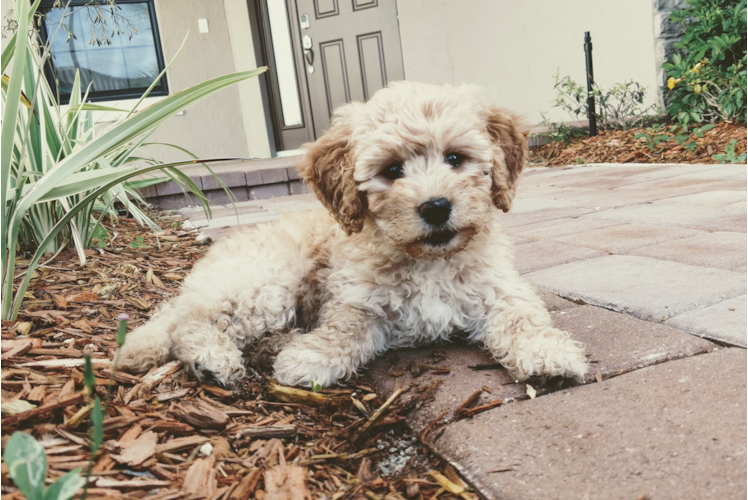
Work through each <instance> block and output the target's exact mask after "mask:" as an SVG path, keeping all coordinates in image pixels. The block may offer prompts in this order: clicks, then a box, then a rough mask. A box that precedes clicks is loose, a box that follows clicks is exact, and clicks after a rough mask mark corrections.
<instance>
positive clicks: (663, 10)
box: [652, 0, 686, 107]
mask: <svg viewBox="0 0 748 500" xmlns="http://www.w3.org/2000/svg"><path fill="white" fill-rule="evenodd" d="M685 5H686V3H685V0H652V9H653V10H654V19H653V27H654V39H655V65H656V71H657V85H658V87H657V101H658V102H659V103H660V105H661V106H663V107H666V106H667V105H668V104H670V102H669V95H668V90H667V71H665V70H664V69H662V65H663V64H665V63H666V62H667V61H668V60H669V59H670V56H672V54H673V52H675V47H674V46H673V45H674V44H675V43H676V42H677V41H678V40H680V38H681V36H682V35H683V26H682V25H680V24H672V23H671V22H670V11H672V10H673V9H674V8H676V7H679V8H683V7H685Z"/></svg>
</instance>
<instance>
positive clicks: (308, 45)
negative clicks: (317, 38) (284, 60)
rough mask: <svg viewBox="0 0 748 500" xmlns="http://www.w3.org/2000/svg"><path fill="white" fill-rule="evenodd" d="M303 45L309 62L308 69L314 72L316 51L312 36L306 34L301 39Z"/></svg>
mask: <svg viewBox="0 0 748 500" xmlns="http://www.w3.org/2000/svg"><path fill="white" fill-rule="evenodd" d="M301 46H302V47H303V48H304V59H305V60H306V64H307V67H306V69H307V71H308V72H309V73H314V51H313V50H312V37H310V36H309V35H304V38H302V39H301Z"/></svg>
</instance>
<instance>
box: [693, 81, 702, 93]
mask: <svg viewBox="0 0 748 500" xmlns="http://www.w3.org/2000/svg"><path fill="white" fill-rule="evenodd" d="M693 91H694V92H695V93H697V94H701V85H699V84H698V83H697V84H696V85H694V86H693Z"/></svg>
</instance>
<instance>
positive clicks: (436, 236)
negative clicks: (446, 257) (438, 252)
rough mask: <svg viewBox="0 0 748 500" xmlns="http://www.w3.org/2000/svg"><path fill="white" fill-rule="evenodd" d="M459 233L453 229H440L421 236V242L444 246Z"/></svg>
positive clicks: (433, 245)
mask: <svg viewBox="0 0 748 500" xmlns="http://www.w3.org/2000/svg"><path fill="white" fill-rule="evenodd" d="M456 235H457V231H453V230H452V229H446V228H445V229H439V230H437V231H433V232H431V233H429V235H428V236H426V237H424V238H421V242H423V243H426V244H428V245H431V246H432V247H442V246H444V245H447V244H449V242H450V241H452V240H453V239H454V237H455V236H456Z"/></svg>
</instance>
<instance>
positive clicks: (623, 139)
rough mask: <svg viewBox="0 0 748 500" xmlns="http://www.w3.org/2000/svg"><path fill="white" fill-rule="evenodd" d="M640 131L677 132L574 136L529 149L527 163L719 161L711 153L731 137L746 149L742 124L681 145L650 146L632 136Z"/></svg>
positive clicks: (721, 148)
mask: <svg viewBox="0 0 748 500" xmlns="http://www.w3.org/2000/svg"><path fill="white" fill-rule="evenodd" d="M642 133H646V134H648V135H650V136H654V135H666V136H668V137H674V136H675V135H676V134H673V133H669V132H667V128H665V132H653V131H652V129H642V128H635V129H631V130H612V131H607V132H605V131H601V132H599V133H598V135H597V136H595V137H587V138H584V139H575V140H573V141H572V142H571V144H569V145H564V144H562V143H560V142H552V143H550V144H546V145H544V146H540V147H537V148H532V149H531V152H530V163H532V164H536V165H545V166H548V167H556V166H564V165H570V164H578V163H720V162H719V161H717V160H715V159H713V158H712V155H714V154H720V153H724V152H725V148H726V146H727V145H728V144H729V143H730V141H732V140H733V139H735V140H736V141H737V144H736V147H735V153H736V154H738V155H739V154H742V153H745V152H746V127H745V125H736V124H728V123H720V124H719V125H717V126H716V127H715V128H713V129H711V130H709V131H706V132H704V134H703V135H704V137H697V136H696V135H695V134H692V135H691V136H690V139H689V140H688V141H685V143H684V144H680V145H679V144H677V141H674V140H670V141H668V140H663V141H662V142H660V143H659V144H657V145H653V148H652V149H651V148H650V147H649V145H648V141H647V139H646V138H644V137H641V138H639V139H634V136H636V135H638V134H642ZM688 142H694V143H696V145H697V147H696V148H695V149H694V150H693V152H691V151H689V150H688V149H686V147H685V144H686V143H688Z"/></svg>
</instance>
